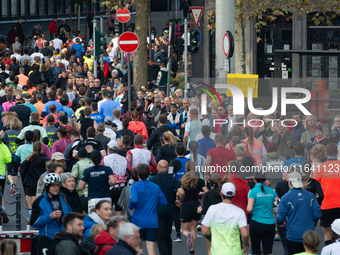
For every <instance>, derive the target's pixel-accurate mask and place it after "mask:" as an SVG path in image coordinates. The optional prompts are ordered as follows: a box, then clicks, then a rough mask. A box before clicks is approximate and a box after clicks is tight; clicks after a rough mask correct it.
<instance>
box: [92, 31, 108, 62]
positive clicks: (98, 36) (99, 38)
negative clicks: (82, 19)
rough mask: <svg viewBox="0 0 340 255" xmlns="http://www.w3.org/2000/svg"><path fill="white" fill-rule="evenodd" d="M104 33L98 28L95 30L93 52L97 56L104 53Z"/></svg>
mask: <svg viewBox="0 0 340 255" xmlns="http://www.w3.org/2000/svg"><path fill="white" fill-rule="evenodd" d="M104 36H105V34H104V33H101V32H100V31H99V30H98V29H96V30H95V38H94V40H95V49H94V54H95V55H96V56H99V55H101V54H104V53H105V45H106V43H105V39H104Z"/></svg>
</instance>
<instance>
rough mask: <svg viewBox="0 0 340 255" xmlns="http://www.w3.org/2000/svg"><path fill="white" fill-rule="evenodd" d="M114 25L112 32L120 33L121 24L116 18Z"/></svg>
mask: <svg viewBox="0 0 340 255" xmlns="http://www.w3.org/2000/svg"><path fill="white" fill-rule="evenodd" d="M114 25H115V30H114V33H115V34H119V35H121V34H122V25H123V24H122V23H120V22H119V21H117V20H116V21H115V23H114Z"/></svg>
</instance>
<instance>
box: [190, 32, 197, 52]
mask: <svg viewBox="0 0 340 255" xmlns="http://www.w3.org/2000/svg"><path fill="white" fill-rule="evenodd" d="M198 37H199V33H198V31H197V30H196V29H193V30H190V47H189V49H190V50H189V51H190V53H191V54H194V53H197V51H198V50H199V49H198V43H199V40H198Z"/></svg>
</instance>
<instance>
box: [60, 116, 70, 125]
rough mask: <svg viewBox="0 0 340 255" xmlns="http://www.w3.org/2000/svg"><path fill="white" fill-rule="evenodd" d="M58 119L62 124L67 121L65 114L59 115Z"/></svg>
mask: <svg viewBox="0 0 340 255" xmlns="http://www.w3.org/2000/svg"><path fill="white" fill-rule="evenodd" d="M59 120H60V121H61V122H62V123H63V124H67V123H68V118H67V116H66V115H61V116H60V117H59Z"/></svg>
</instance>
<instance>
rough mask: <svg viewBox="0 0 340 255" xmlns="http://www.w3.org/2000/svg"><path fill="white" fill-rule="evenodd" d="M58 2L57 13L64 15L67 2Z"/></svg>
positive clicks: (60, 0) (58, 0)
mask: <svg viewBox="0 0 340 255" xmlns="http://www.w3.org/2000/svg"><path fill="white" fill-rule="evenodd" d="M56 1H57V13H58V14H61V13H64V5H65V1H64V0H56Z"/></svg>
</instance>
